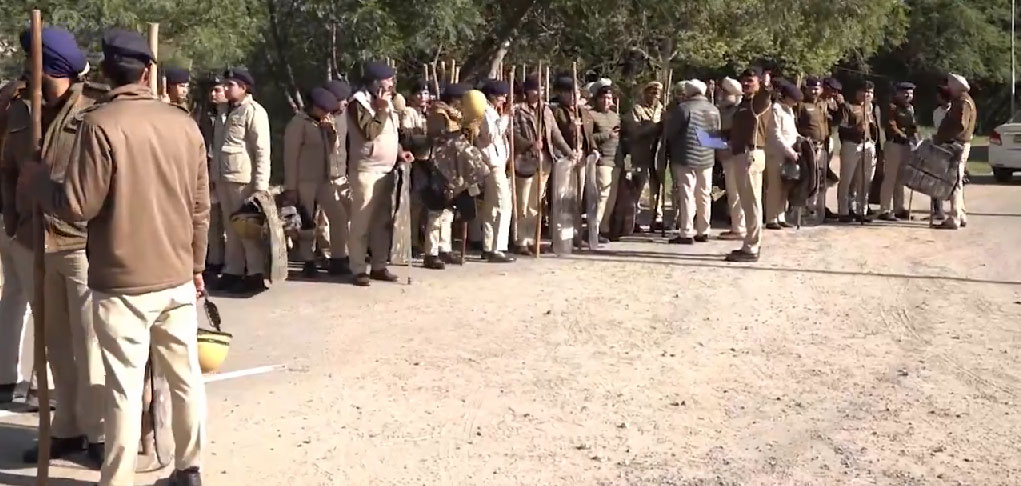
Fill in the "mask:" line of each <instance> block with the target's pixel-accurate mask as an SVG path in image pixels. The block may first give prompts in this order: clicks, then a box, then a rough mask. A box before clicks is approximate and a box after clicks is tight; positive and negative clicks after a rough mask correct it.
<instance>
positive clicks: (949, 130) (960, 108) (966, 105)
mask: <svg viewBox="0 0 1021 486" xmlns="http://www.w3.org/2000/svg"><path fill="white" fill-rule="evenodd" d="M977 116H978V112H977V110H976V109H975V100H973V99H971V95H969V94H968V93H962V94H961V96H960V97H959V98H957V99H955V100H953V101H951V102H950V110H949V111H947V115H946V116H945V117H944V118H943V120H941V121H940V124H939V128H938V129H937V130H936V135H933V137H932V141H933V142H935V143H940V144H942V143H950V142H957V143H961V144H964V143H969V142H971V138H972V136H974V134H975V120H976V118H977Z"/></svg>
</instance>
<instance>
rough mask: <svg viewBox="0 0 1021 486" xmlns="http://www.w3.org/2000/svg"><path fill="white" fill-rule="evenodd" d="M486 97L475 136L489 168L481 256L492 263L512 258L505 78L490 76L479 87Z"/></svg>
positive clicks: (508, 122) (506, 89) (507, 88)
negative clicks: (481, 117) (498, 79)
mask: <svg viewBox="0 0 1021 486" xmlns="http://www.w3.org/2000/svg"><path fill="white" fill-rule="evenodd" d="M482 92H483V93H484V94H485V95H486V99H487V100H488V101H489V106H488V107H487V108H486V113H485V120H484V121H483V123H482V129H481V131H480V132H479V137H478V139H476V146H478V147H479V148H480V149H481V150H482V153H483V154H485V155H486V158H487V159H488V160H489V166H490V168H491V169H492V170H490V172H489V175H488V176H487V177H486V186H485V190H484V191H485V199H484V201H483V209H482V215H483V221H482V235H483V243H482V244H483V248H482V258H483V259H484V260H486V261H488V262H492V263H507V262H513V261H514V260H515V259H514V257H512V256H509V255H507V254H506V252H507V244H508V242H509V240H510V220H511V211H513V210H514V208H512V207H511V189H510V180H509V179H508V178H507V160H508V157H509V154H510V147H509V146H508V143H507V134H508V129H509V128H510V117H509V116H507V115H506V114H505V111H506V109H505V107H506V104H507V95H508V94H510V86H508V85H507V83H506V82H503V81H497V80H490V81H489V82H487V83H486V85H485V86H484V87H483V88H482Z"/></svg>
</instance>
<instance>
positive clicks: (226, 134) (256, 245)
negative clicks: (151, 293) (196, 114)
mask: <svg viewBox="0 0 1021 486" xmlns="http://www.w3.org/2000/svg"><path fill="white" fill-rule="evenodd" d="M223 79H224V86H225V87H226V90H225V94H226V97H227V101H228V102H229V108H228V112H227V115H226V117H225V118H224V119H223V122H222V123H217V125H216V128H215V130H214V135H213V146H214V152H213V153H214V157H213V167H212V170H211V178H210V183H211V184H212V185H213V187H214V190H215V191H216V195H217V199H219V201H220V207H221V210H222V212H223V213H222V214H223V223H224V225H225V227H226V230H227V248H226V250H227V251H226V260H227V261H226V263H225V266H224V269H223V277H222V278H221V279H220V283H219V285H220V287H221V288H223V289H226V290H229V291H230V292H232V293H238V294H245V293H254V292H260V291H263V290H266V282H265V275H266V271H267V268H266V264H267V259H266V249H265V248H264V247H263V243H262V242H261V241H258V240H254V239H248V238H242V237H241V236H240V235H238V233H237V231H236V230H235V229H234V225H232V224H231V216H232V215H233V214H234V213H235V212H237V211H238V210H239V209H241V207H242V206H243V205H244V204H245V201H246V200H247V199H248V198H249V197H250V196H251V195H252V194H254V193H256V192H259V191H268V190H269V171H270V132H269V116H268V115H267V114H266V109H265V108H263V107H262V105H260V104H259V103H257V102H256V101H255V99H253V98H252V94H251V90H252V87H253V86H254V85H255V80H254V79H253V78H252V76H251V75H250V74H248V71H246V70H244V69H240V68H233V69H228V70H227V71H226V72H225V73H224V75H223ZM217 121H218V122H219V120H217Z"/></svg>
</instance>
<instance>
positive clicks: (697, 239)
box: [695, 235, 709, 243]
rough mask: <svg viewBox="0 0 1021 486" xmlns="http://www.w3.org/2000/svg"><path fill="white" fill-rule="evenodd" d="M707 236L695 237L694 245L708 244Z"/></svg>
mask: <svg viewBox="0 0 1021 486" xmlns="http://www.w3.org/2000/svg"><path fill="white" fill-rule="evenodd" d="M708 242H709V235H695V243H708Z"/></svg>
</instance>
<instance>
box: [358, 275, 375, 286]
mask: <svg viewBox="0 0 1021 486" xmlns="http://www.w3.org/2000/svg"><path fill="white" fill-rule="evenodd" d="M371 283H372V280H371V279H370V278H369V274H367V273H359V274H358V275H357V276H356V277H355V281H354V284H355V286H356V287H368V286H369V285H370V284H371Z"/></svg>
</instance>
